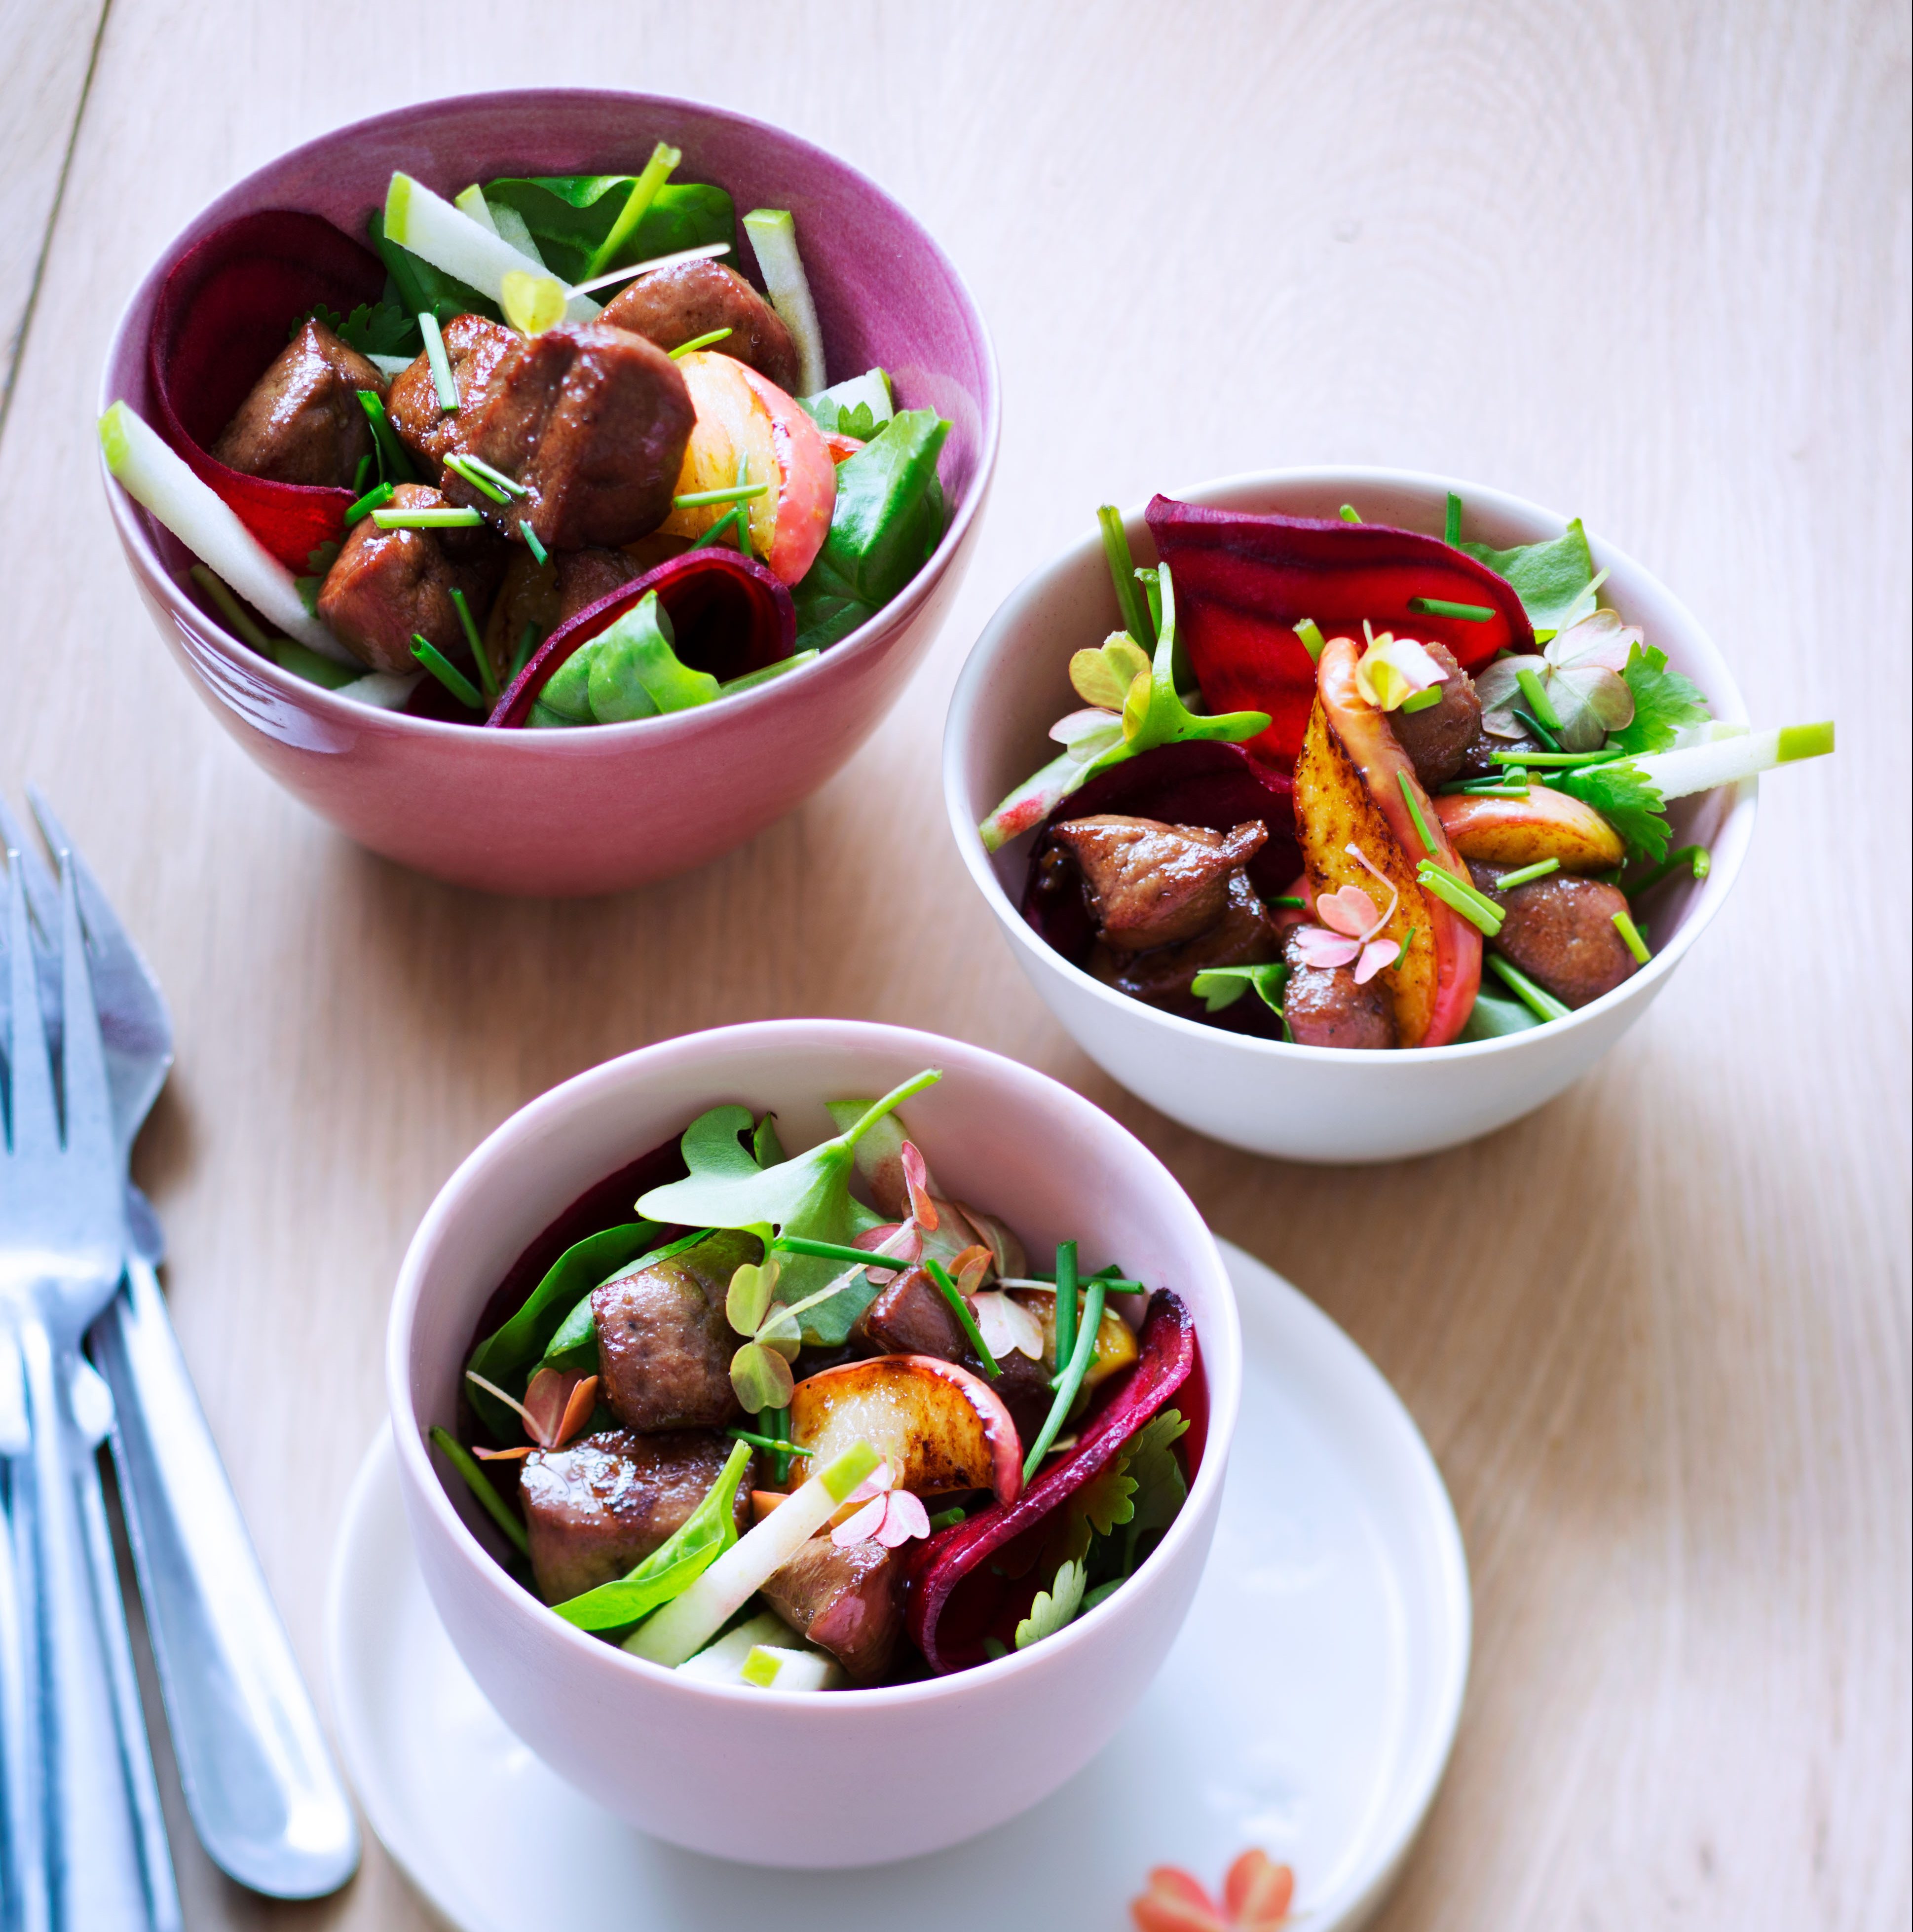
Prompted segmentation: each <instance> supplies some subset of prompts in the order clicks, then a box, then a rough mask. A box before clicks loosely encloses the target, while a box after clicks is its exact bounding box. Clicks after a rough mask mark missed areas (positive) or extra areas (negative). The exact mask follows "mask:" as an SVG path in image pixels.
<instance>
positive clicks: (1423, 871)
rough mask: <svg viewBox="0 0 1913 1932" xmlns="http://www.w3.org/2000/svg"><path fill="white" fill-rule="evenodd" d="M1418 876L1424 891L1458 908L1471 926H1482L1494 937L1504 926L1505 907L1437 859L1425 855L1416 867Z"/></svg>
mask: <svg viewBox="0 0 1913 1932" xmlns="http://www.w3.org/2000/svg"><path fill="white" fill-rule="evenodd" d="M1415 877H1416V881H1417V883H1419V884H1420V886H1422V889H1423V890H1424V891H1426V892H1433V893H1434V895H1435V897H1436V898H1438V899H1440V901H1442V903H1443V904H1444V905H1446V906H1448V907H1451V908H1452V910H1455V911H1456V912H1458V913H1460V914H1461V916H1462V917H1463V918H1464V919H1466V920H1467V922H1469V924H1470V926H1479V928H1480V929H1481V930H1482V932H1485V933H1486V934H1487V935H1488V938H1491V939H1492V938H1494V936H1495V935H1496V934H1497V933H1498V932H1500V930H1501V908H1500V907H1499V906H1497V904H1495V903H1494V901H1493V900H1492V899H1490V898H1483V896H1482V895H1481V894H1480V893H1479V892H1476V890H1475V889H1474V887H1473V886H1464V884H1462V883H1461V880H1459V879H1458V878H1457V877H1455V874H1453V873H1452V872H1451V871H1447V870H1446V868H1444V867H1443V866H1440V865H1436V864H1435V863H1434V861H1433V860H1431V859H1423V860H1422V862H1421V864H1420V865H1418V866H1417V867H1416V868H1415Z"/></svg>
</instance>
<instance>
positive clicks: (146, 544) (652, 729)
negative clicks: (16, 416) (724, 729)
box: [98, 87, 1002, 757]
mask: <svg viewBox="0 0 1913 1932" xmlns="http://www.w3.org/2000/svg"><path fill="white" fill-rule="evenodd" d="M557 100H565V101H587V102H588V101H617V102H619V103H622V104H629V103H632V102H641V103H643V104H644V105H646V106H647V107H656V108H657V109H658V110H660V111H661V112H662V113H670V112H671V111H673V110H683V111H686V112H689V113H696V114H699V115H707V116H710V117H713V118H716V119H719V120H722V121H728V122H730V123H731V124H732V125H733V126H734V127H738V128H740V129H743V130H748V131H749V132H750V133H752V134H760V135H770V136H775V137H776V139H778V140H779V141H783V142H789V143H791V145H793V146H794V147H797V148H800V149H802V150H803V151H805V152H806V154H808V155H809V156H811V157H815V159H816V160H819V161H821V162H823V163H827V164H828V165H829V166H831V167H833V168H838V169H842V171H843V172H844V173H845V174H846V175H848V176H850V177H851V178H852V179H853V180H854V181H856V182H857V184H859V185H860V187H863V188H864V189H865V190H867V191H868V192H869V193H871V194H872V195H875V196H878V198H879V199H881V200H883V201H885V202H888V203H889V204H890V206H891V207H892V208H894V209H895V210H896V212H897V213H898V214H899V215H901V216H902V218H903V219H904V220H906V221H907V222H908V223H909V224H910V226H911V227H912V228H914V229H915V230H916V231H917V234H918V235H919V236H921V237H922V239H923V242H924V244H925V245H926V247H927V248H929V251H930V252H931V254H932V255H933V256H934V257H935V259H936V260H937V262H938V264H939V265H940V266H941V268H942V269H943V270H944V273H945V274H946V275H948V277H949V278H950V284H951V286H952V287H953V289H954V290H955V291H956V293H957V296H958V298H959V299H960V303H961V305H962V307H963V310H964V311H965V314H966V319H967V320H969V323H971V325H972V328H973V329H974V332H975V339H976V341H977V343H978V345H979V346H980V347H981V351H982V354H981V361H982V364H983V377H984V380H983V395H982V398H981V400H982V403H983V409H982V411H981V418H982V420H981V429H980V431H979V435H978V450H977V465H976V472H975V475H974V476H973V477H972V479H971V483H970V487H969V490H967V491H966V493H965V495H964V499H963V502H961V503H960V504H959V505H958V506H957V514H955V515H954V516H953V517H951V518H950V523H949V524H948V526H947V528H946V529H944V533H943V536H942V538H941V541H939V542H938V544H937V547H936V548H935V550H933V551H932V552H931V553H930V556H929V559H928V561H927V562H925V563H924V565H923V568H921V569H920V570H919V571H917V574H916V575H915V576H914V577H912V578H911V580H910V582H909V583H908V584H906V585H905V586H904V588H903V589H902V591H901V592H899V594H898V595H896V597H894V598H892V599H891V601H890V602H889V603H888V604H885V605H884V607H883V609H881V610H879V611H878V613H876V615H875V616H873V617H872V618H871V619H870V620H869V622H867V623H866V624H862V625H859V626H858V627H857V629H855V630H854V631H851V633H850V634H849V635H848V637H842V638H839V640H838V641H837V642H836V643H834V644H832V645H831V646H830V647H829V648H828V649H827V650H824V651H823V652H820V653H819V654H818V656H817V657H816V658H815V659H813V660H812V662H810V663H809V664H800V665H799V666H798V667H797V669H796V670H791V671H787V672H785V673H784V674H783V675H782V676H781V677H776V678H773V679H770V682H768V683H767V684H761V685H756V686H755V687H753V688H752V689H750V690H748V691H737V692H735V693H734V694H732V695H731V697H728V698H724V699H720V700H718V701H719V703H723V704H726V705H730V704H735V705H737V706H739V707H740V711H741V710H742V709H759V708H761V707H762V706H764V705H767V704H774V703H776V702H777V701H778V700H779V697H781V696H782V695H783V694H785V692H787V691H788V690H789V689H790V688H792V687H794V686H795V685H797V683H798V682H799V681H800V680H805V681H808V682H815V679H816V677H817V676H818V675H820V674H821V673H824V671H825V670H826V668H827V667H829V666H830V665H832V664H833V663H834V662H836V661H839V660H841V663H842V666H843V667H845V668H846V669H847V667H848V665H849V664H851V662H852V661H854V660H855V659H857V658H862V657H864V656H866V655H875V653H877V652H878V651H880V650H881V649H882V648H883V647H884V646H886V645H887V644H889V643H893V642H894V641H896V639H897V638H898V637H900V635H901V634H902V631H904V629H905V628H906V627H907V626H908V624H909V623H910V622H911V620H912V619H914V617H915V616H916V615H917V612H918V611H919V610H920V609H921V608H922V607H923V604H924V603H925V602H926V601H927V599H928V598H929V595H930V594H931V592H932V591H933V590H934V589H935V588H936V586H937V583H938V580H939V579H940V578H941V577H942V575H943V574H944V571H946V570H947V568H949V566H950V562H951V560H952V559H953V558H954V556H956V554H957V550H958V548H959V547H960V545H961V544H963V541H964V540H965V538H966V536H967V535H968V534H969V530H970V527H971V526H972V523H974V522H975V518H976V517H977V514H978V511H981V508H982V507H983V504H984V499H985V498H986V497H987V496H988V494H989V492H990V482H991V480H992V478H993V476H994V475H995V473H996V458H997V452H998V446H999V440H1000V435H1001V431H1002V376H1001V373H1000V371H999V368H998V366H997V360H996V342H995V341H994V340H993V338H992V336H991V335H990V326H989V324H988V323H987V321H986V320H984V314H983V310H982V307H981V305H980V304H979V303H978V301H977V299H976V297H975V294H974V293H972V290H971V288H970V285H969V282H968V281H966V279H965V278H964V276H963V273H962V272H961V271H960V269H958V268H957V265H956V263H954V262H953V261H952V260H950V257H949V255H948V254H947V253H946V252H945V251H944V248H943V245H942V244H941V242H938V240H937V239H936V238H935V236H933V235H932V233H930V231H929V229H928V228H927V227H926V226H925V225H924V224H923V223H922V222H921V221H920V220H917V217H916V215H915V214H914V213H913V212H912V211H911V210H910V209H909V208H907V207H905V205H904V204H903V203H902V202H901V201H899V199H897V197H896V196H895V195H893V194H892V193H890V190H888V189H887V188H885V187H881V186H880V185H879V184H878V183H877V182H876V181H873V180H872V178H870V176H869V175H867V174H866V173H865V172H863V169H861V168H859V167H857V166H854V164H853V163H851V162H849V161H846V160H842V159H840V158H839V157H838V156H837V155H836V154H832V153H831V152H830V150H829V149H828V148H822V147H820V146H818V144H817V143H816V142H814V141H810V140H806V139H805V138H804V137H803V136H802V135H800V134H793V133H789V132H788V131H787V130H785V129H784V128H782V127H777V126H776V125H775V124H773V123H772V122H770V121H761V120H759V119H758V118H757V117H756V116H755V115H749V114H743V113H738V112H737V110H735V109H734V108H728V107H718V106H716V104H713V103H712V102H710V101H696V100H692V99H691V98H689V97H687V96H683V95H668V94H647V93H644V92H641V91H639V90H636V89H625V88H608V87H524V88H497V89H491V90H489V91H487V92H475V93H470V94H452V95H440V96H437V97H436V98H434V99H432V100H430V101H413V102H412V103H410V104H409V105H407V106H406V107H398V108H391V109H388V110H386V112H385V113H380V114H368V115H365V116H363V117H362V118H360V119H359V120H357V121H350V122H347V124H345V125H344V126H342V127H335V128H332V129H331V130H329V131H328V132H326V133H323V134H317V135H314V136H313V138H312V139H311V140H309V141H303V142H300V143H299V145H298V146H296V147H293V148H287V149H286V150H285V151H284V152H283V153H281V154H276V155H275V156H274V157H272V159H271V160H269V161H266V162H263V163H261V164H260V166H258V167H257V168H254V169H252V170H251V172H249V173H248V174H246V175H242V177H241V178H240V179H239V180H238V181H235V182H234V183H233V184H232V185H231V186H230V187H228V188H227V189H225V190H224V191H223V192H222V193H220V194H219V195H218V196H215V198H214V199H212V201H209V202H207V203H206V205H205V206H204V207H203V208H201V209H200V211H199V212H198V213H197V214H195V215H194V217H192V219H191V220H190V221H188V223H186V225H185V226H184V227H183V228H182V229H179V231H178V233H176V234H175V235H174V236H173V238H172V239H171V240H170V241H169V242H167V243H166V245H164V247H163V248H161V250H160V251H159V253H158V255H157V256H156V257H155V258H154V260H153V261H152V263H151V265H150V266H149V267H148V269H147V270H146V273H145V274H144V275H142V276H141V277H140V279H139V280H138V281H137V282H136V283H135V284H134V286H133V290H132V293H131V294H130V295H129V296H128V298H127V299H126V302H125V304H124V305H122V308H121V310H120V314H119V320H118V321H117V322H116V323H115V324H114V325H113V335H112V337H111V338H110V340H109V341H108V343H107V354H106V361H105V364H104V367H103V368H102V369H101V374H100V389H99V408H98V413H99V414H101V415H104V414H105V413H106V411H107V410H108V409H109V408H110V407H111V406H112V405H113V404H114V403H115V402H116V401H119V400H120V398H118V397H117V396H116V395H113V393H112V391H113V370H114V367H115V365H116V364H117V363H118V362H119V360H120V358H121V354H122V344H123V343H124V341H125V338H126V335H127V332H128V328H129V327H130V326H131V322H132V319H133V314H134V310H135V309H136V308H138V307H139V306H140V304H141V302H143V299H144V298H145V296H146V293H147V292H148V290H149V289H150V288H151V287H152V285H153V284H154V283H155V281H156V280H157V278H158V277H159V275H161V273H162V272H164V269H165V268H166V267H167V265H168V264H169V263H172V262H173V261H176V260H178V258H179V256H180V255H181V254H182V253H183V252H184V251H185V249H186V248H188V246H190V245H191V243H192V242H194V241H195V240H197V239H198V237H199V236H200V235H201V234H203V233H206V232H207V231H208V230H209V229H211V228H212V227H213V226H216V225H217V224H218V222H219V221H221V220H224V219H225V218H226V217H225V216H224V214H222V213H221V211H222V209H223V208H224V206H225V204H226V203H227V202H229V201H230V200H231V199H233V198H234V197H235V196H237V195H239V194H240V193H242V192H243V191H244V190H245V189H246V188H247V187H248V186H249V185H250V184H251V183H252V182H253V181H254V179H255V178H257V176H258V175H261V174H263V173H264V172H266V169H269V168H273V167H277V166H280V165H281V164H282V163H284V162H287V161H290V160H293V159H294V158H295V157H298V156H300V155H303V154H311V153H313V152H314V151H316V150H320V149H324V148H330V147H332V146H333V145H335V144H336V143H338V142H341V141H344V140H347V139H350V138H351V137H352V136H354V135H357V134H360V133H364V132H365V131H366V130H368V129H372V128H383V127H388V126H389V125H391V124H393V123H395V122H401V123H402V122H404V121H407V120H409V119H410V118H413V116H415V115H420V114H423V113H429V112H431V111H432V110H435V109H439V108H443V107H452V106H454V105H456V106H460V107H466V106H483V105H485V104H491V103H497V102H505V101H512V102H524V101H557ZM99 463H100V476H101V482H102V483H103V484H104V487H105V489H106V493H107V503H108V505H109V508H110V511H111V514H112V516H113V522H114V524H115V526H116V528H117V529H118V530H119V535H120V539H121V541H122V544H124V545H125V547H126V550H127V551H128V554H129V556H130V557H131V560H132V562H133V566H134V569H135V570H136V571H138V572H139V573H140V575H141V576H142V577H143V578H144V580H145V581H146V586H147V588H148V589H149V590H150V591H151V592H152V593H153V594H154V595H155V596H157V597H158V598H159V599H160V600H161V601H162V602H163V603H164V604H165V605H166V606H167V609H168V610H169V611H170V613H171V614H172V616H173V619H174V621H175V622H176V623H183V624H185V625H187V626H188V627H190V628H191V629H192V630H193V631H194V633H195V634H197V635H201V636H204V637H206V638H207V639H208V640H209V642H210V643H212V646H213V647H214V648H215V649H217V650H218V652H219V653H220V655H221V656H223V657H224V658H227V660H228V661H230V662H232V663H233V664H236V666H237V667H239V668H241V669H242V670H244V671H245V673H247V674H248V675H250V676H257V677H260V678H261V679H263V680H264V682H266V683H267V684H269V685H271V686H272V687H273V688H274V689H275V690H276V691H278V693H279V694H281V696H282V697H285V698H287V699H288V700H291V701H292V702H293V703H296V704H298V705H300V706H306V707H308V708H310V709H312V710H314V711H315V712H317V713H318V715H320V716H322V717H328V718H332V719H334V720H336V721H338V722H339V723H341V724H357V725H359V726H360V727H365V726H367V725H368V724H373V725H381V726H383V727H386V728H388V729H389V730H392V732H393V733H395V734H398V735H400V736H405V735H416V736H419V737H420V738H422V739H432V738H439V739H447V740H449V741H451V742H467V741H470V740H473V739H474V738H476V739H477V740H478V741H479V742H483V741H485V740H486V739H490V740H492V741H499V740H503V739H505V737H506V734H505V733H500V732H489V733H488V732H486V731H485V727H483V726H482V725H475V724H455V723H453V722H452V721H450V720H449V719H444V718H415V717H413V716H410V715H408V714H407V713H406V712H399V711H383V710H379V709H373V708H371V707H368V706H365V705H362V704H356V703H353V702H352V701H351V700H350V699H347V698H342V697H338V696H337V695H336V694H334V693H333V692H332V691H328V690H326V688H325V687H324V686H323V685H316V684H311V683H308V682H307V681H306V679H304V678H302V677H297V676H294V675H293V673H291V672H290V671H288V670H282V669H281V667H279V666H278V664H275V663H274V662H273V661H272V659H271V658H268V657H265V656H262V655H260V653H259V652H257V651H254V650H253V649H251V648H250V647H249V646H248V645H247V644H245V642H244V641H243V640H241V639H239V638H236V637H232V636H231V635H230V634H229V633H228V632H227V630H226V629H225V628H224V625H223V624H221V622H220V621H219V619H217V618H215V617H214V616H212V615H211V614H209V613H208V612H206V610H203V609H201V608H200V606H199V605H198V604H196V603H194V602H193V601H192V600H191V598H188V596H187V595H185V592H183V591H182V589H180V587H179V584H178V583H177V582H176V580H175V579H174V577H173V573H172V572H171V571H170V570H168V569H167V567H166V565H165V564H164V562H162V561H161V558H160V556H159V553H158V550H156V549H155V546H154V544H153V539H152V531H151V529H150V528H149V523H148V517H147V514H146V511H143V510H142V509H141V508H140V505H138V504H137V503H136V502H134V500H133V499H132V498H131V496H128V494H127V493H126V492H125V490H122V488H120V487H119V484H117V483H116V481H115V480H114V478H113V473H112V472H111V471H110V469H107V463H106V458H105V455H104V452H102V453H101V455H100V458H99ZM713 708H714V707H713V706H708V705H706V706H698V707H697V708H696V709H695V710H692V711H688V712H668V713H666V714H665V715H662V716H660V717H656V718H638V719H635V720H633V721H631V722H629V723H627V724H599V725H595V726H593V727H592V730H591V731H590V734H589V736H590V738H591V739H593V741H594V742H595V745H596V749H597V751H598V752H599V754H600V755H602V751H603V749H604V748H605V747H606V746H607V745H621V744H623V743H626V742H633V741H635V740H637V739H638V734H643V736H642V739H641V742H645V743H647V744H653V745H656V744H659V743H660V742H662V741H664V740H665V739H668V738H670V737H671V736H676V735H679V734H680V733H688V732H689V731H690V730H693V729H695V728H698V725H699V724H701V723H703V722H705V721H708V718H709V716H710V712H711V711H712V710H713ZM510 736H511V739H512V740H513V741H516V740H521V739H529V740H532V741H534V742H535V743H536V746H537V748H538V750H539V751H542V752H545V753H548V754H551V755H552V756H554V757H566V756H567V755H578V754H581V753H582V752H583V751H584V749H585V747H582V746H577V745H575V744H574V742H573V741H574V740H575V739H577V738H578V736H580V734H579V733H575V732H571V731H541V732H536V733H524V732H515V733H512V734H510ZM516 748H517V749H518V751H519V752H520V753H522V752H523V751H524V746H523V745H517V746H516ZM534 755H536V754H534Z"/></svg>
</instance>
